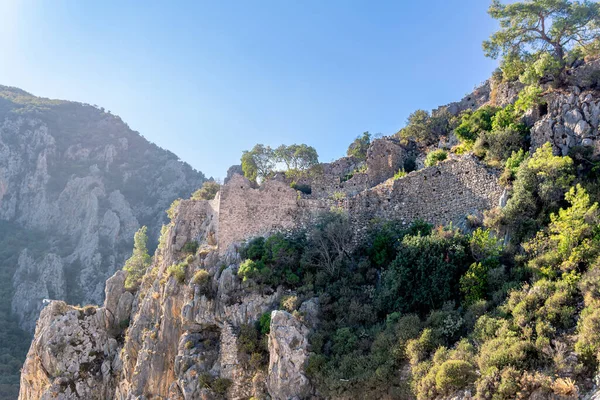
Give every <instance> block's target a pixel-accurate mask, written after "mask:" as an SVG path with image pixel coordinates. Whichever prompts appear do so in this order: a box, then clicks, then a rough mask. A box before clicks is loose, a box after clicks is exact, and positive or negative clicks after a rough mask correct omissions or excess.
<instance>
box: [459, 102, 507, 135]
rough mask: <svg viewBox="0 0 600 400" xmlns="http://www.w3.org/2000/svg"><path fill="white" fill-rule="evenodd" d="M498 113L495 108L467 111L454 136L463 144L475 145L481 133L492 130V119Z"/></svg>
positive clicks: (488, 107)
mask: <svg viewBox="0 0 600 400" xmlns="http://www.w3.org/2000/svg"><path fill="white" fill-rule="evenodd" d="M497 112H498V109H497V108H495V107H490V106H486V107H481V108H479V109H477V110H476V111H470V110H468V111H465V112H464V113H463V114H462V116H461V121H460V125H458V127H456V129H455V130H454V134H455V135H456V137H457V138H458V139H459V140H460V141H461V142H466V143H475V140H477V138H478V137H479V135H480V133H481V132H490V131H491V130H492V118H493V117H494V115H495V114H496V113H497Z"/></svg>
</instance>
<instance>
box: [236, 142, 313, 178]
mask: <svg viewBox="0 0 600 400" xmlns="http://www.w3.org/2000/svg"><path fill="white" fill-rule="evenodd" d="M277 163H283V164H284V165H285V167H286V170H287V171H292V172H301V171H305V170H307V169H309V168H310V167H312V166H314V165H317V164H318V163H319V155H318V154H317V151H316V150H315V148H314V147H312V146H308V145H306V144H292V145H290V146H286V145H281V146H279V147H278V148H277V149H275V150H273V149H271V147H269V146H265V145H263V144H257V145H255V146H254V147H253V148H252V150H250V151H244V152H243V154H242V171H243V172H244V176H245V177H246V178H248V179H249V180H251V181H254V182H256V181H257V180H259V179H260V180H262V179H265V178H266V177H268V176H269V175H270V174H272V173H273V172H274V171H275V167H276V166H277Z"/></svg>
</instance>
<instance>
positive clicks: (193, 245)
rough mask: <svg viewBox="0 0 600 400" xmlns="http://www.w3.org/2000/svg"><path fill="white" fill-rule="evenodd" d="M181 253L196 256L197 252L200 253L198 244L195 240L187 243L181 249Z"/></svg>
mask: <svg viewBox="0 0 600 400" xmlns="http://www.w3.org/2000/svg"><path fill="white" fill-rule="evenodd" d="M181 251H182V252H184V253H190V254H196V251H198V242H197V241H195V240H193V241H189V242H186V243H185V244H184V245H183V247H182V248H181Z"/></svg>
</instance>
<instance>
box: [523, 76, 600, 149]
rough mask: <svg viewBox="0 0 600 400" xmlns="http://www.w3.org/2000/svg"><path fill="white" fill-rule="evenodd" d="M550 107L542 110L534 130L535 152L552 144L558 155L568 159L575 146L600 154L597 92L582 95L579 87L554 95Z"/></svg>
mask: <svg viewBox="0 0 600 400" xmlns="http://www.w3.org/2000/svg"><path fill="white" fill-rule="evenodd" d="M546 100H547V104H545V105H542V106H540V109H539V113H540V114H542V115H541V118H540V119H539V120H538V121H537V122H536V123H535V125H534V126H533V128H532V129H531V146H532V148H533V149H535V148H538V147H540V146H542V145H543V144H544V143H546V142H550V143H551V144H552V146H553V147H554V149H555V151H556V152H557V153H559V154H562V155H567V154H568V153H569V150H570V149H572V148H573V147H575V146H584V147H589V148H591V149H593V151H594V152H595V153H599V152H600V141H598V139H599V137H600V130H599V129H600V96H599V95H598V92H595V91H584V92H582V91H581V90H580V89H579V88H578V87H575V86H574V87H571V88H569V90H568V91H562V92H552V93H550V94H548V95H547V96H546Z"/></svg>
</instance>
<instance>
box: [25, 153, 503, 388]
mask: <svg viewBox="0 0 600 400" xmlns="http://www.w3.org/2000/svg"><path fill="white" fill-rule="evenodd" d="M378 148H379V149H380V150H382V151H378V152H371V153H370V154H371V155H373V154H382V156H380V157H379V158H374V157H371V158H374V159H375V160H376V162H372V163H371V164H370V166H369V168H373V169H376V168H381V169H382V170H383V171H384V173H389V172H390V171H392V170H393V169H394V168H396V166H397V165H395V163H400V162H401V160H402V154H403V153H401V152H400V150H399V148H398V147H397V145H396V144H395V143H394V142H391V143H390V144H389V145H387V144H385V143H380V144H379V145H378ZM387 150H390V152H389V153H388V152H387ZM394 152H398V153H397V154H396V153H394ZM392 153H394V154H392ZM495 179H496V175H495V174H494V173H493V172H491V171H488V170H487V169H486V168H485V167H484V166H482V165H481V164H479V163H477V162H476V161H475V160H473V159H471V158H468V157H466V158H464V159H460V160H451V161H448V162H446V163H442V164H440V165H439V166H437V167H431V168H426V169H424V170H422V171H417V172H413V173H411V174H409V175H408V176H406V177H404V178H401V179H398V180H395V181H394V180H387V181H386V182H383V183H380V184H378V185H376V186H374V187H372V188H371V189H369V190H366V191H362V192H360V193H358V194H356V195H355V196H352V197H350V198H348V199H346V200H343V201H340V200H326V199H318V198H316V199H315V198H312V199H311V198H309V197H306V198H303V197H302V196H300V195H299V194H298V192H297V191H296V190H294V189H292V188H290V187H289V185H287V184H286V183H285V182H282V181H278V180H271V181H267V182H265V183H264V184H263V185H262V186H261V187H259V188H254V187H252V185H250V183H249V182H248V181H247V180H246V179H245V178H243V177H241V176H239V175H234V176H233V177H232V178H231V179H230V180H229V182H228V183H227V184H226V185H224V186H223V187H222V189H221V192H220V193H219V194H218V195H217V196H216V197H215V199H214V200H211V201H206V200H182V201H181V202H179V203H178V205H177V206H176V208H175V209H174V210H173V216H174V218H173V220H172V222H171V223H170V224H169V225H168V229H167V230H166V231H165V232H164V236H163V237H162V238H161V240H160V243H161V245H160V246H159V248H158V249H157V251H156V253H155V255H154V263H153V265H152V266H151V267H150V268H149V270H148V271H147V272H146V274H145V276H144V279H143V281H142V284H141V286H140V289H139V291H138V292H137V296H135V297H134V296H133V295H132V294H131V293H129V292H128V291H126V290H125V289H124V287H123V283H124V279H125V275H124V274H123V272H117V273H116V274H115V275H114V276H113V277H112V278H110V279H109V280H108V281H107V284H106V296H105V302H104V307H100V308H97V307H89V308H85V309H83V310H81V309H78V308H74V307H68V306H66V305H65V304H64V303H57V302H52V303H51V304H50V306H48V308H47V309H45V310H44V312H43V317H42V318H41V319H40V321H39V322H38V325H37V329H36V339H35V342H34V344H33V345H32V347H31V350H30V354H29V356H28V358H27V361H26V366H25V368H24V370H23V371H24V372H23V375H22V384H23V385H24V389H23V390H22V392H21V397H20V398H21V399H22V400H26V399H27V400H28V399H37V398H45V397H48V396H54V395H56V396H59V397H60V398H65V399H70V398H76V396H81V395H83V396H84V397H85V398H88V399H100V398H107V397H103V396H114V398H116V399H123V400H125V399H134V398H167V397H168V398H174V399H197V398H207V399H210V398H219V396H225V397H226V398H231V399H242V398H249V397H256V398H265V396H267V395H268V396H270V397H271V398H273V399H306V398H310V397H311V396H312V395H313V394H314V388H313V385H312V383H311V382H310V380H309V379H308V377H307V376H306V373H305V372H304V371H305V367H306V365H307V363H308V358H309V345H308V337H309V334H310V332H311V330H312V329H313V328H314V327H315V326H316V325H317V324H318V321H319V318H318V314H319V306H318V301H317V300H316V299H311V300H307V301H305V302H304V303H302V304H301V306H300V307H299V310H298V311H296V312H294V314H290V313H288V312H285V311H280V310H278V307H279V304H280V300H281V299H282V297H283V293H284V290H283V288H281V287H279V288H274V289H269V288H265V287H262V288H257V287H256V286H252V285H253V284H252V283H251V282H244V281H242V280H241V279H240V278H239V277H238V275H237V270H238V267H239V264H240V262H241V258H240V255H239V254H238V248H239V241H241V240H244V239H247V238H249V237H252V236H255V235H266V234H269V233H271V232H275V231H278V230H293V229H296V228H301V227H303V226H305V224H306V223H308V221H311V218H315V217H318V215H319V213H320V212H321V211H323V210H328V209H329V208H328V207H329V206H330V205H332V204H336V205H337V206H338V207H342V208H344V209H346V211H347V212H348V213H349V214H350V216H351V220H352V222H353V223H354V224H356V229H355V230H356V232H360V229H359V228H360V226H365V222H364V221H363V219H365V218H366V219H372V218H376V217H378V216H379V217H382V218H389V219H398V218H401V219H402V218H403V219H405V220H406V222H408V221H409V220H410V219H415V218H425V219H431V220H432V222H439V223H443V222H444V221H445V220H447V219H449V220H454V219H460V218H462V219H463V220H464V217H465V213H467V212H469V213H470V212H480V211H483V210H484V209H486V208H490V207H492V206H494V205H496V204H497V202H498V198H499V197H500V194H501V190H500V188H499V186H497V184H496V183H495ZM412 192H415V193H414V195H415V197H411V196H412V195H411V194H410V193H412ZM433 194H435V195H436V196H437V198H438V199H439V201H437V200H436V201H433V202H432V203H431V204H432V206H431V213H424V214H423V212H424V211H422V210H423V208H422V207H421V198H422V197H424V196H429V197H431V196H432V195H433ZM382 202H383V203H385V204H384V205H382ZM444 207H452V208H453V209H454V210H449V209H446V208H444ZM258 208H260V209H261V210H262V211H261V212H257V209H258ZM371 210H373V211H374V212H375V214H372V213H371ZM189 242H196V243H198V250H197V251H196V252H195V253H193V254H189V253H187V252H186V251H187V250H186V249H187V248H188V246H186V244H187V243H189ZM178 268H180V272H179V273H172V272H171V271H173V270H174V269H178ZM265 313H271V325H270V334H269V339H268V348H267V350H268V353H269V354H268V365H266V366H264V369H261V368H259V367H257V366H256V363H257V362H258V361H256V360H255V361H252V360H254V359H255V355H254V354H252V355H251V354H248V353H245V351H246V350H245V349H246V347H245V346H247V343H248V340H249V339H248V336H247V335H248V334H247V332H248V326H250V327H252V328H251V329H255V328H253V326H254V325H255V324H256V322H257V321H258V320H259V319H260V318H261V316H262V315H264V314H265ZM245 332H246V333H245ZM59 335H62V336H64V337H66V338H67V339H65V340H69V339H68V338H70V337H73V335H75V336H83V337H86V338H87V339H86V340H82V338H81V337H80V338H79V339H78V340H76V341H75V342H74V344H73V348H72V351H71V350H69V352H68V354H64V355H59V354H58V350H52V349H58V347H56V346H54V344H53V343H54V342H55V341H57V340H58V339H57V337H58V336H59ZM88 336H89V337H88ZM115 343H116V348H115ZM53 346H54V347H53ZM81 346H83V347H81ZM44 348H45V349H49V350H48V351H50V353H49V354H48V355H47V356H45V357H38V356H37V354H38V353H40V352H41V351H42V349H44ZM98 349H102V353H101V355H98V354H96V353H97V352H99V351H100V350H98ZM73 352H74V353H73ZM80 352H82V353H83V352H87V353H86V354H87V355H86V356H82V355H81V354H80ZM90 352H91V353H90ZM90 354H92V355H94V356H95V357H96V358H91V357H92V355H90ZM253 357H254V358H253ZM69 358H72V359H73V360H72V361H67V359H69ZM259 359H260V356H259ZM90 363H92V364H93V366H94V368H92V369H91V371H92V372H87V371H86V373H85V374H83V373H82V372H81V371H80V373H79V374H77V373H75V372H74V371H75V370H76V369H77V368H79V369H81V365H82V364H83V365H85V366H87V365H89V364H90ZM57 365H58V366H59V367H58V368H55V367H56V366H57ZM53 368H54V369H53ZM86 368H87V367H86ZM84 369H85V368H84ZM51 370H52V371H54V372H50V373H48V374H44V376H45V378H43V379H42V381H41V382H42V383H33V382H37V381H38V378H40V376H41V375H39V374H40V372H39V371H51ZM38 375H39V376H38ZM113 393H114V394H113Z"/></svg>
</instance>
